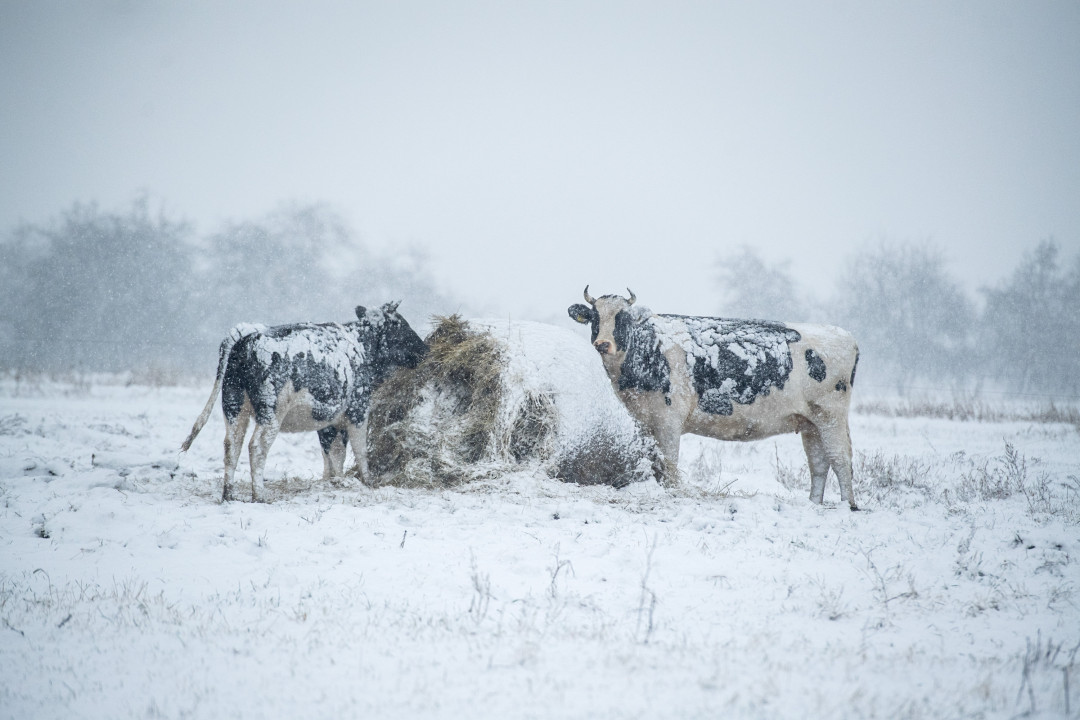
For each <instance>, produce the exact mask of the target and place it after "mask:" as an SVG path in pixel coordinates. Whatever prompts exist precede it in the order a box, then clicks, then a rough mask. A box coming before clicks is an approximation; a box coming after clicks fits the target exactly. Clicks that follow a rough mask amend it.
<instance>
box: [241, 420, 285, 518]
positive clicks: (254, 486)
mask: <svg viewBox="0 0 1080 720" xmlns="http://www.w3.org/2000/svg"><path fill="white" fill-rule="evenodd" d="M280 430H281V421H280V420H278V419H277V417H276V416H275V417H274V418H272V419H271V420H270V422H268V423H265V424H263V423H260V422H259V421H258V420H256V421H255V432H253V433H252V434H251V442H250V443H249V444H248V459H249V462H250V464H251V499H252V501H253V502H266V485H265V484H264V483H263V470H264V469H265V467H266V456H267V454H268V453H269V452H270V446H271V445H273V444H274V440H275V439H276V438H277V436H278V432H279V431H280Z"/></svg>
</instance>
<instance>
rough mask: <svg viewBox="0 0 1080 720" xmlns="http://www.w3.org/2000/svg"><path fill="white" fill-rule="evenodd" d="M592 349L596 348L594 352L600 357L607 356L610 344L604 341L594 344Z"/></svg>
mask: <svg viewBox="0 0 1080 720" xmlns="http://www.w3.org/2000/svg"><path fill="white" fill-rule="evenodd" d="M593 347H594V348H596V352H598V353H600V354H601V355H607V354H609V353H610V352H611V343H609V342H608V341H607V340H604V341H603V342H594V343H593Z"/></svg>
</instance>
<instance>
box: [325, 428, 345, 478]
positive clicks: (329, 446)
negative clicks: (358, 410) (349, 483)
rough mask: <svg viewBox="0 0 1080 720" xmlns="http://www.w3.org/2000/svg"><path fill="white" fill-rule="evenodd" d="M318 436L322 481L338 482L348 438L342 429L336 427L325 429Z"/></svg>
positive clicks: (343, 465)
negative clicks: (320, 449) (321, 461)
mask: <svg viewBox="0 0 1080 720" xmlns="http://www.w3.org/2000/svg"><path fill="white" fill-rule="evenodd" d="M318 434H319V445H320V446H322V454H323V480H332V481H335V482H337V481H340V478H341V476H342V475H343V474H344V469H345V445H346V443H347V442H348V439H349V436H348V434H347V433H346V432H345V430H344V429H343V428H336V427H325V428H323V429H322V430H319V433H318ZM335 479H336V480H335Z"/></svg>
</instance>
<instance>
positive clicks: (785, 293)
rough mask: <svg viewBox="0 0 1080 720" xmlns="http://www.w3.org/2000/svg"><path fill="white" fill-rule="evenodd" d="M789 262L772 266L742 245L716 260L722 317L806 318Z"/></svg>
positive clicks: (803, 304) (749, 248)
mask: <svg viewBox="0 0 1080 720" xmlns="http://www.w3.org/2000/svg"><path fill="white" fill-rule="evenodd" d="M790 265H791V263H790V262H787V261H784V262H780V263H776V264H773V265H769V264H767V263H766V262H765V261H764V260H762V259H761V256H760V255H758V254H757V252H756V251H755V250H753V249H752V248H751V247H749V246H747V245H743V246H742V247H740V248H739V250H738V251H737V252H735V253H732V254H731V255H729V256H726V257H722V258H720V259H719V260H717V262H716V267H717V280H718V285H719V287H720V297H721V305H720V308H721V309H720V313H721V314H722V315H723V316H725V317H742V318H764V319H770V320H808V319H809V318H807V317H805V315H806V313H805V303H804V302H800V300H799V298H798V296H797V290H796V287H795V281H794V280H793V279H792V277H791V273H790V272H789V270H788V268H789V266H790Z"/></svg>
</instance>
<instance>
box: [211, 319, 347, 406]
mask: <svg viewBox="0 0 1080 720" xmlns="http://www.w3.org/2000/svg"><path fill="white" fill-rule="evenodd" d="M354 325H355V324H354V323H348V324H345V325H338V324H336V323H335V324H314V323H298V324H294V325H279V326H275V327H271V328H267V329H265V330H264V331H262V332H258V333H252V334H249V335H247V336H245V337H244V338H242V339H241V340H240V341H239V342H237V343H236V345H235V346H234V347H233V349H232V352H231V353H230V356H229V360H228V365H227V366H226V371H225V378H224V379H223V383H222V398H221V400H222V409H223V410H224V411H225V414H226V416H227V417H235V416H236V415H237V414H238V413H239V412H240V411H241V410H242V408H243V405H244V402H245V401H247V402H250V403H251V408H252V410H253V411H254V413H255V418H256V421H257V422H262V423H265V422H269V420H270V419H271V418H272V416H273V414H274V412H275V410H276V408H277V406H278V405H279V400H280V399H281V398H282V397H283V393H287V392H288V393H295V394H297V395H298V396H301V397H302V398H303V401H304V403H305V405H306V408H305V412H310V415H311V419H312V420H313V421H314V422H315V423H317V424H319V423H327V422H330V421H331V420H332V419H333V418H335V417H337V416H339V415H340V414H341V413H342V412H343V411H344V410H345V409H346V408H347V406H348V405H349V404H350V402H349V401H350V400H352V399H353V395H354V394H355V392H356V391H357V390H358V389H359V388H358V385H360V383H358V382H357V378H358V377H359V376H362V375H363V372H364V358H365V352H364V347H363V344H362V343H361V342H360V341H359V340H358V338H357V335H356V330H355V328H354V327H353V326H354Z"/></svg>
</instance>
